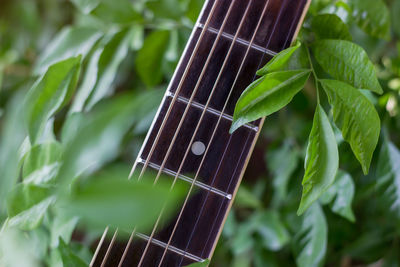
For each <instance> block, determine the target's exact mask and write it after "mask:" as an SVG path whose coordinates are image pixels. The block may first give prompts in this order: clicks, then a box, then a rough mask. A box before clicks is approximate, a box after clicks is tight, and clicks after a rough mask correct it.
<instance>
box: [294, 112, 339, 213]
mask: <svg viewBox="0 0 400 267" xmlns="http://www.w3.org/2000/svg"><path fill="white" fill-rule="evenodd" d="M338 165H339V154H338V148H337V144H336V139H335V135H334V133H333V130H332V127H331V125H330V123H329V119H328V117H327V116H326V114H325V111H324V110H323V109H322V107H321V106H320V105H319V104H318V106H317V109H316V110H315V115H314V122H313V127H312V129H311V133H310V137H309V140H308V147H307V155H306V159H305V174H304V178H303V182H302V185H303V194H302V197H301V202H300V207H299V209H298V211H297V214H298V215H301V214H303V213H304V211H305V210H307V209H308V208H309V207H310V206H311V205H312V203H314V202H315V201H316V200H317V199H318V198H319V197H320V196H321V195H322V194H323V193H324V192H325V191H326V190H328V188H329V187H330V186H331V185H332V184H333V182H334V181H335V176H336V172H337V170H338Z"/></svg>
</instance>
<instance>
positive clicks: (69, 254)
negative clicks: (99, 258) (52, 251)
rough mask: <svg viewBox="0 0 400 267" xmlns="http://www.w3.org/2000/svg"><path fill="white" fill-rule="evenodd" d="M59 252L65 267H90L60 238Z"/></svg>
mask: <svg viewBox="0 0 400 267" xmlns="http://www.w3.org/2000/svg"><path fill="white" fill-rule="evenodd" d="M58 244H59V245H58V251H59V252H60V254H61V259H62V262H63V266H64V267H86V266H88V265H87V263H86V262H84V261H83V260H82V259H81V258H79V257H78V256H77V255H75V253H74V252H73V251H72V250H71V248H70V247H69V246H68V245H67V244H66V243H65V242H64V240H63V239H62V238H61V237H60V239H59V243H58Z"/></svg>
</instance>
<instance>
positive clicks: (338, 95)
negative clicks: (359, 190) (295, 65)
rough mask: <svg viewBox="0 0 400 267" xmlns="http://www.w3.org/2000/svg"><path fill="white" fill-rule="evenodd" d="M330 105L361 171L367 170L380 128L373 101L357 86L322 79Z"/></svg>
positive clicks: (365, 171) (366, 171)
mask: <svg viewBox="0 0 400 267" xmlns="http://www.w3.org/2000/svg"><path fill="white" fill-rule="evenodd" d="M320 82H321V84H322V86H323V87H324V89H325V92H326V94H327V95H328V99H329V103H330V104H331V105H332V112H333V119H334V121H335V124H336V125H337V126H338V127H339V128H340V130H341V132H342V135H343V138H344V140H346V141H347V142H348V143H349V144H350V146H351V148H352V150H353V152H354V155H355V156H356V158H357V159H358V161H359V162H360V163H361V166H362V169H363V172H364V174H367V173H368V171H369V166H370V164H371V160H372V155H373V153H374V151H375V148H376V145H377V144H378V140H379V133H380V129H381V124H380V119H379V115H378V113H377V112H376V110H375V107H374V105H373V104H372V103H371V102H370V101H369V100H368V99H367V98H366V97H365V96H364V95H363V94H362V93H361V92H360V91H358V90H357V89H355V88H354V87H352V86H350V85H348V84H346V83H343V82H339V81H334V80H321V81H320Z"/></svg>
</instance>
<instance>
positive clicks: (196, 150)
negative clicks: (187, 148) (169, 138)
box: [192, 141, 206, 156]
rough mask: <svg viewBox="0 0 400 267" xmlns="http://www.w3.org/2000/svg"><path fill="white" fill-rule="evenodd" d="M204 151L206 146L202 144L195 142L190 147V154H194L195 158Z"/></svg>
mask: <svg viewBox="0 0 400 267" xmlns="http://www.w3.org/2000/svg"><path fill="white" fill-rule="evenodd" d="M205 150H206V146H205V145H204V143H203V142H200V141H196V142H194V143H193V145H192V153H193V154H195V155H196V156H201V155H203V153H204V151H205Z"/></svg>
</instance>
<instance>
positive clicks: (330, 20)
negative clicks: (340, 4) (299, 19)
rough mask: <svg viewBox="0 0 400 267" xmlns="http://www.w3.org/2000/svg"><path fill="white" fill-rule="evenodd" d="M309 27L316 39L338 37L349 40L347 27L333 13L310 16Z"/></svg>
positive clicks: (350, 37)
mask: <svg viewBox="0 0 400 267" xmlns="http://www.w3.org/2000/svg"><path fill="white" fill-rule="evenodd" d="M311 28H312V30H313V32H314V33H315V35H316V36H317V38H318V39H340V40H348V41H351V40H352V39H353V38H352V36H351V34H350V32H349V27H347V25H346V24H345V23H344V22H343V21H342V20H341V19H340V18H339V17H338V16H336V15H334V14H321V15H317V16H315V17H313V18H312V21H311Z"/></svg>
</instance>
